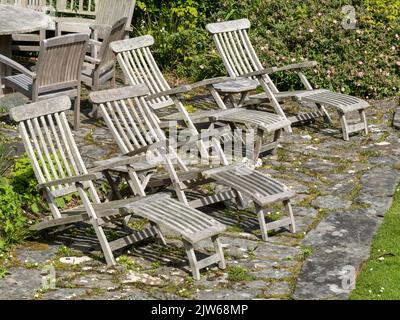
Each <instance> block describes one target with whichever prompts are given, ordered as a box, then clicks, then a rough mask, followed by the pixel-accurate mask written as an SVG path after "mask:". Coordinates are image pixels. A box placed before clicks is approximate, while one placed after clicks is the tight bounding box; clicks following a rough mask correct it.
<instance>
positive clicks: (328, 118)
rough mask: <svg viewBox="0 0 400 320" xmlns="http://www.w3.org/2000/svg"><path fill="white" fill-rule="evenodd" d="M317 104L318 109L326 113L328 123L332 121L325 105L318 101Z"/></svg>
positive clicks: (325, 117)
mask: <svg viewBox="0 0 400 320" xmlns="http://www.w3.org/2000/svg"><path fill="white" fill-rule="evenodd" d="M316 106H317V108H318V110H319V111H321V112H322V114H323V115H324V120H325V121H326V122H327V123H332V118H331V116H330V115H329V113H328V111H327V110H326V108H325V107H324V106H323V105H321V104H319V103H316Z"/></svg>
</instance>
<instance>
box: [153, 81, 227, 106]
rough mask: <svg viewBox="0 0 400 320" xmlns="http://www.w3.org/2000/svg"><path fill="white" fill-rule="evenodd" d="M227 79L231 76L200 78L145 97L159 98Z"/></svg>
mask: <svg viewBox="0 0 400 320" xmlns="http://www.w3.org/2000/svg"><path fill="white" fill-rule="evenodd" d="M229 80H232V78H229V77H219V78H212V79H206V80H202V81H199V82H196V83H192V84H186V85H183V86H179V87H175V88H173V89H170V90H166V91H162V92H158V93H155V94H152V95H150V96H148V97H147V99H149V100H153V99H156V98H160V97H165V96H173V95H178V94H182V93H186V92H190V91H192V90H193V89H196V88H200V87H207V86H211V85H213V84H217V83H222V82H225V81H229Z"/></svg>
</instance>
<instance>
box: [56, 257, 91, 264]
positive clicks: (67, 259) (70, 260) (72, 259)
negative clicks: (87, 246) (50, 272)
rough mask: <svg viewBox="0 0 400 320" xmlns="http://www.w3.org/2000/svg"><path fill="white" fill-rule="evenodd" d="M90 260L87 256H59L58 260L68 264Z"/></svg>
mask: <svg viewBox="0 0 400 320" xmlns="http://www.w3.org/2000/svg"><path fill="white" fill-rule="evenodd" d="M89 261H92V259H91V258H89V257H86V256H84V257H64V258H60V262H61V263H63V264H69V265H73V266H75V265H80V264H83V263H85V262H89Z"/></svg>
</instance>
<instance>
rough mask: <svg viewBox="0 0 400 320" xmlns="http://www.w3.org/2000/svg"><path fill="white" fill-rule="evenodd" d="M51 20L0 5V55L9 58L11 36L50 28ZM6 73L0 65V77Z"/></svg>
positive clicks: (40, 14)
mask: <svg viewBox="0 0 400 320" xmlns="http://www.w3.org/2000/svg"><path fill="white" fill-rule="evenodd" d="M51 22H52V18H51V17H49V16H47V15H46V14H44V13H40V12H37V11H34V10H31V9H25V8H20V7H15V6H9V5H0V54H2V55H5V56H7V57H11V43H12V34H15V33H28V32H33V31H38V30H40V29H43V28H47V27H49V26H50V23H51ZM6 73H8V71H7V70H6V69H5V68H4V67H3V66H2V64H0V77H2V76H4V75H5V74H6Z"/></svg>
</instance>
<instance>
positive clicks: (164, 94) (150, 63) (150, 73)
mask: <svg viewBox="0 0 400 320" xmlns="http://www.w3.org/2000/svg"><path fill="white" fill-rule="evenodd" d="M153 44H154V38H153V37H152V36H150V35H146V36H143V37H138V38H134V39H126V40H122V41H116V42H113V43H111V48H112V50H113V51H114V52H115V54H116V55H117V60H118V62H119V65H120V67H121V68H122V70H123V72H124V75H125V78H126V79H127V81H128V82H129V83H130V84H131V85H136V84H146V86H148V88H149V90H150V93H151V96H150V97H149V101H150V104H151V107H152V108H153V109H155V110H160V109H163V108H167V107H171V106H174V107H175V108H176V110H178V111H179V114H175V115H170V116H168V118H161V120H175V121H179V120H182V119H183V121H184V123H185V124H186V126H187V127H188V129H189V130H191V132H192V133H193V135H198V134H199V132H198V129H197V128H196V125H195V124H198V123H204V122H211V123H215V121H214V119H215V116H216V114H218V112H217V111H214V110H210V111H208V112H209V114H208V115H207V113H206V112H203V111H199V112H194V113H191V114H189V113H188V112H187V111H186V109H185V106H184V105H183V103H182V101H181V100H180V99H179V95H181V94H183V93H186V92H190V91H192V90H193V89H195V88H198V87H206V88H208V89H209V90H210V92H211V94H212V95H213V97H214V99H215V102H216V103H217V105H218V107H219V108H220V110H218V111H219V112H221V114H223V113H224V110H226V109H227V107H226V105H225V103H224V101H223V100H222V99H221V96H220V95H219V94H218V92H217V91H218V90H219V89H218V88H221V87H222V86H225V83H226V82H227V83H229V82H230V81H231V79H223V80H224V81H223V82H222V79H208V80H204V81H201V82H198V83H194V84H191V85H185V86H182V87H178V88H173V89H171V87H170V86H169V84H168V82H167V81H166V79H165V77H164V76H163V74H162V73H161V71H160V69H159V68H158V66H157V63H156V61H155V59H154V57H153V55H152V53H151V50H150V48H151V46H152V45H153ZM213 84H215V85H216V88H217V90H216V89H215V87H214V86H213ZM252 88H255V87H254V82H252V81H249V80H248V79H242V80H241V81H240V87H239V86H237V87H235V90H236V91H238V92H242V93H243V96H244V97H245V96H247V93H246V92H248V90H251V89H252ZM232 103H233V104H234V107H238V105H237V104H235V102H233V101H232ZM236 112H237V114H236ZM247 112H248V113H249V114H251V115H250V116H249V117H248V118H247V119H246V120H244V119H243V117H242V113H241V110H232V111H230V117H229V120H226V121H225V120H224V119H223V117H222V115H221V117H218V118H219V119H220V120H221V121H220V122H223V123H228V124H230V125H232V126H233V127H237V124H241V125H245V126H247V127H251V128H254V129H255V131H256V132H257V136H256V140H257V141H256V145H257V146H262V145H263V138H264V134H265V133H271V132H273V133H274V135H273V140H272V143H267V144H264V145H263V148H261V149H259V148H255V151H254V158H255V160H257V159H258V156H259V153H260V152H261V151H263V152H267V151H271V150H272V151H275V149H276V147H277V146H278V140H279V137H280V134H281V131H282V130H283V129H284V128H286V127H287V126H290V122H289V121H288V120H286V119H284V118H282V117H278V116H271V117H270V118H269V123H271V121H274V124H273V125H272V126H270V127H269V128H270V129H272V128H274V130H268V131H264V127H260V126H259V123H260V122H259V121H253V120H254V119H257V118H261V117H263V114H264V113H265V112H262V111H258V110H247Z"/></svg>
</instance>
